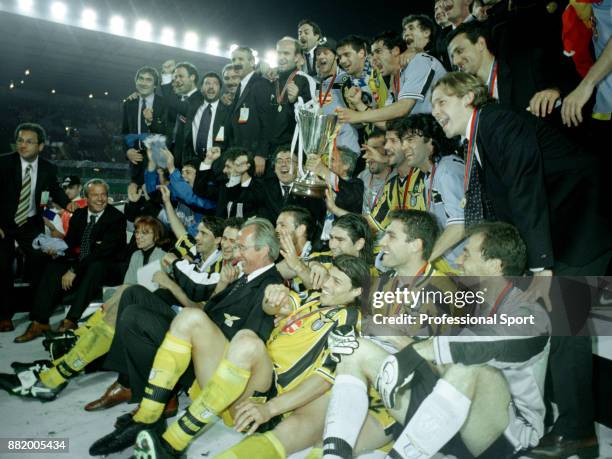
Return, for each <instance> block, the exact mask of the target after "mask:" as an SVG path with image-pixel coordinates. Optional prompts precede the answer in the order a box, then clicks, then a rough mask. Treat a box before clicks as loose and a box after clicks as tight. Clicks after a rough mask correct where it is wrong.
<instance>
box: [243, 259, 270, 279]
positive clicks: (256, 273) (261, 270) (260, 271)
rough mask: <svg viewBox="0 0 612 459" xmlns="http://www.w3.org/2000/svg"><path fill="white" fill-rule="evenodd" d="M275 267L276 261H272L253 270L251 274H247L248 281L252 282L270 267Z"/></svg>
mask: <svg viewBox="0 0 612 459" xmlns="http://www.w3.org/2000/svg"><path fill="white" fill-rule="evenodd" d="M273 267H274V263H270V264H269V265H267V266H264V267H263V268H259V269H256V270H255V271H253V272H252V273H251V274H249V275H248V276H247V282H251V281H252V280H253V279H255V278H256V277H258V276H260V275H261V274H263V273H265V272H266V271H267V270H268V269H270V268H273Z"/></svg>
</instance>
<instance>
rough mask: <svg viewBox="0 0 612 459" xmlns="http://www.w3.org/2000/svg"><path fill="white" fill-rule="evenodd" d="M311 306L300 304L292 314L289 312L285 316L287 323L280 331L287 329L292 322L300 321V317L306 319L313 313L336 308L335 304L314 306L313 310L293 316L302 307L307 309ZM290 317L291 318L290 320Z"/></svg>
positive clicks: (321, 312)
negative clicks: (288, 314) (321, 306)
mask: <svg viewBox="0 0 612 459" xmlns="http://www.w3.org/2000/svg"><path fill="white" fill-rule="evenodd" d="M311 307H312V306H308V305H304V306H302V307H300V308H298V309H297V310H296V311H295V312H294V313H293V314H291V315H290V316H289V317H287V325H285V326H283V328H282V331H285V330H287V329H288V328H289V327H291V326H292V325H293V324H294V323H296V322H298V321H300V320H302V319H306V318H307V317H310V316H312V315H315V314H323V313H324V312H327V311H331V310H332V309H335V308H336V306H328V307H326V308H317V307H315V310H314V311H310V312H307V313H306V314H302V315H300V316H298V317H295V318H294V316H296V315H297V314H298V313H299V312H300V311H302V310H303V309H309V308H311ZM290 319H291V320H290Z"/></svg>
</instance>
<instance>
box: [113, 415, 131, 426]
mask: <svg viewBox="0 0 612 459" xmlns="http://www.w3.org/2000/svg"><path fill="white" fill-rule="evenodd" d="M133 414H134V413H133V412H130V413H125V414H122V415H121V416H119V417H117V419H115V424H114V427H115V429H123V428H124V427H125V426H126V425H128V424H129V423H130V422H131V421H132V415H133Z"/></svg>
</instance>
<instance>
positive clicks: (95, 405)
mask: <svg viewBox="0 0 612 459" xmlns="http://www.w3.org/2000/svg"><path fill="white" fill-rule="evenodd" d="M131 398H132V391H131V389H128V388H126V387H123V386H122V385H121V384H119V383H118V382H117V381H115V382H114V383H112V384H111V385H110V387H109V388H108V389H106V392H104V395H102V397H100V398H99V399H98V400H94V401H93V402H90V403H88V404H87V405H85V410H86V411H98V410H105V409H107V408H111V407H113V406H115V405H119V404H120V403H123V402H129V401H130V399H131Z"/></svg>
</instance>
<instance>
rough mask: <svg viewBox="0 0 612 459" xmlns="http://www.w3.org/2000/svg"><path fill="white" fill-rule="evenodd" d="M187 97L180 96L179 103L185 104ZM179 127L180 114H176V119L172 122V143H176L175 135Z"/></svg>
mask: <svg viewBox="0 0 612 459" xmlns="http://www.w3.org/2000/svg"><path fill="white" fill-rule="evenodd" d="M186 99H187V96H181V102H185V100H186ZM180 125H181V114H180V113H177V114H176V119H175V121H174V129H173V130H172V143H176V135H177V133H178V130H179V127H180Z"/></svg>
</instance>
